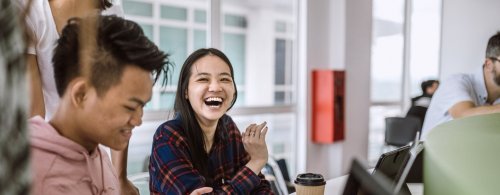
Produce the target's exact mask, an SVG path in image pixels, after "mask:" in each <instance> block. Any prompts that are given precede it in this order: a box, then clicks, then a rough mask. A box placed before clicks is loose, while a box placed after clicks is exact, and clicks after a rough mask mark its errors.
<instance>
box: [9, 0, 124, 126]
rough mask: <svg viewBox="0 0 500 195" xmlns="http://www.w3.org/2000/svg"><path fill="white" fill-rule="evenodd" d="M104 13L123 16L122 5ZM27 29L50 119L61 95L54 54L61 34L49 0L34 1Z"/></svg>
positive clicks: (47, 114) (29, 48)
mask: <svg viewBox="0 0 500 195" xmlns="http://www.w3.org/2000/svg"><path fill="white" fill-rule="evenodd" d="M18 1H19V2H18V3H20V5H26V4H27V2H28V0H18ZM102 14H103V15H109V14H116V15H118V16H123V11H122V8H121V6H119V5H115V4H113V6H112V7H111V8H108V9H107V10H105V11H104V12H103V13H102ZM25 22H26V30H27V31H28V33H30V35H32V37H33V40H32V42H31V43H29V44H28V54H33V55H36V57H37V61H38V68H39V71H40V76H41V80H42V89H43V99H44V103H45V118H46V119H50V118H51V116H52V114H54V112H55V111H56V108H57V104H58V103H59V95H58V94H57V90H56V83H55V80H54V70H53V66H52V55H53V51H54V49H55V47H56V43H57V40H58V39H59V34H58V32H57V28H56V24H55V22H54V18H53V16H52V10H51V9H50V5H49V1H48V0H36V1H32V3H31V8H30V12H29V13H28V15H27V17H26V21H25Z"/></svg>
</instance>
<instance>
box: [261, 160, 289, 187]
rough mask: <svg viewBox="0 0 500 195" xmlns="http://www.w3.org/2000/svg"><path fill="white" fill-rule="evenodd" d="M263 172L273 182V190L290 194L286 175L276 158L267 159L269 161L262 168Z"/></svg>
mask: <svg viewBox="0 0 500 195" xmlns="http://www.w3.org/2000/svg"><path fill="white" fill-rule="evenodd" d="M262 174H264V176H265V177H266V180H267V181H269V183H270V184H271V190H272V191H273V193H274V194H276V195H286V194H289V192H288V188H287V184H286V181H285V179H284V176H283V174H282V173H281V170H280V168H279V165H278V163H277V162H276V161H275V160H274V158H272V157H269V159H267V163H266V165H265V166H264V168H263V169H262Z"/></svg>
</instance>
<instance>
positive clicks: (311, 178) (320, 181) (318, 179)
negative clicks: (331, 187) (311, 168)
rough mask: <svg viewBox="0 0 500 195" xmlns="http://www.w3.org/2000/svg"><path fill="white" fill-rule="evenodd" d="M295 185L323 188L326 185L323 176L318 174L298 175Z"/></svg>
mask: <svg viewBox="0 0 500 195" xmlns="http://www.w3.org/2000/svg"><path fill="white" fill-rule="evenodd" d="M295 183H296V184H299V185H303V186H321V185H325V184H326V182H325V179H324V178H323V175H321V174H317V173H303V174H299V175H297V178H296V179H295Z"/></svg>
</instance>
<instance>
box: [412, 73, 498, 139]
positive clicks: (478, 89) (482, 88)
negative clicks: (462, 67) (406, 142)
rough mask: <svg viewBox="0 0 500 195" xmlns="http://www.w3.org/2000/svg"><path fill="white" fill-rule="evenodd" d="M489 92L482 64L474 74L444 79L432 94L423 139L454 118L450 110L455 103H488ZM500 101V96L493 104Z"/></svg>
mask: <svg viewBox="0 0 500 195" xmlns="http://www.w3.org/2000/svg"><path fill="white" fill-rule="evenodd" d="M487 97H488V92H487V91H486V85H485V83H484V76H483V68H482V66H481V67H480V68H479V69H478V70H476V71H475V72H474V73H472V74H456V75H452V76H451V77H449V78H447V79H446V80H445V81H443V82H442V83H441V84H440V85H439V87H438V89H437V91H436V93H434V95H433V96H432V100H431V104H430V105H429V109H428V110H427V113H426V115H425V120H424V126H423V128H422V139H425V137H426V136H427V134H428V133H429V132H430V131H431V130H432V129H433V128H434V127H436V126H437V125H439V124H441V123H444V122H447V121H450V120H453V117H452V116H451V115H450V113H449V112H448V110H449V109H450V108H451V107H453V105H455V104H457V103H459V102H463V101H471V102H473V103H474V105H476V106H483V105H486V104H487V103H486V99H487ZM498 103H500V98H499V99H496V101H495V102H494V103H493V104H498Z"/></svg>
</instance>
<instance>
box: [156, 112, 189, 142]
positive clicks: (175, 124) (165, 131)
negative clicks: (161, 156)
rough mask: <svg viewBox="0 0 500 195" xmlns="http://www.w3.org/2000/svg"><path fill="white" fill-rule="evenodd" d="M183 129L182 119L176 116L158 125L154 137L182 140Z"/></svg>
mask: <svg viewBox="0 0 500 195" xmlns="http://www.w3.org/2000/svg"><path fill="white" fill-rule="evenodd" d="M183 131H184V128H183V126H182V121H181V120H180V118H178V117H176V118H174V119H171V120H168V121H166V122H164V123H162V124H161V125H160V126H158V128H157V129H156V133H155V136H154V139H155V140H158V139H164V140H170V141H182V140H184V136H183Z"/></svg>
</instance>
